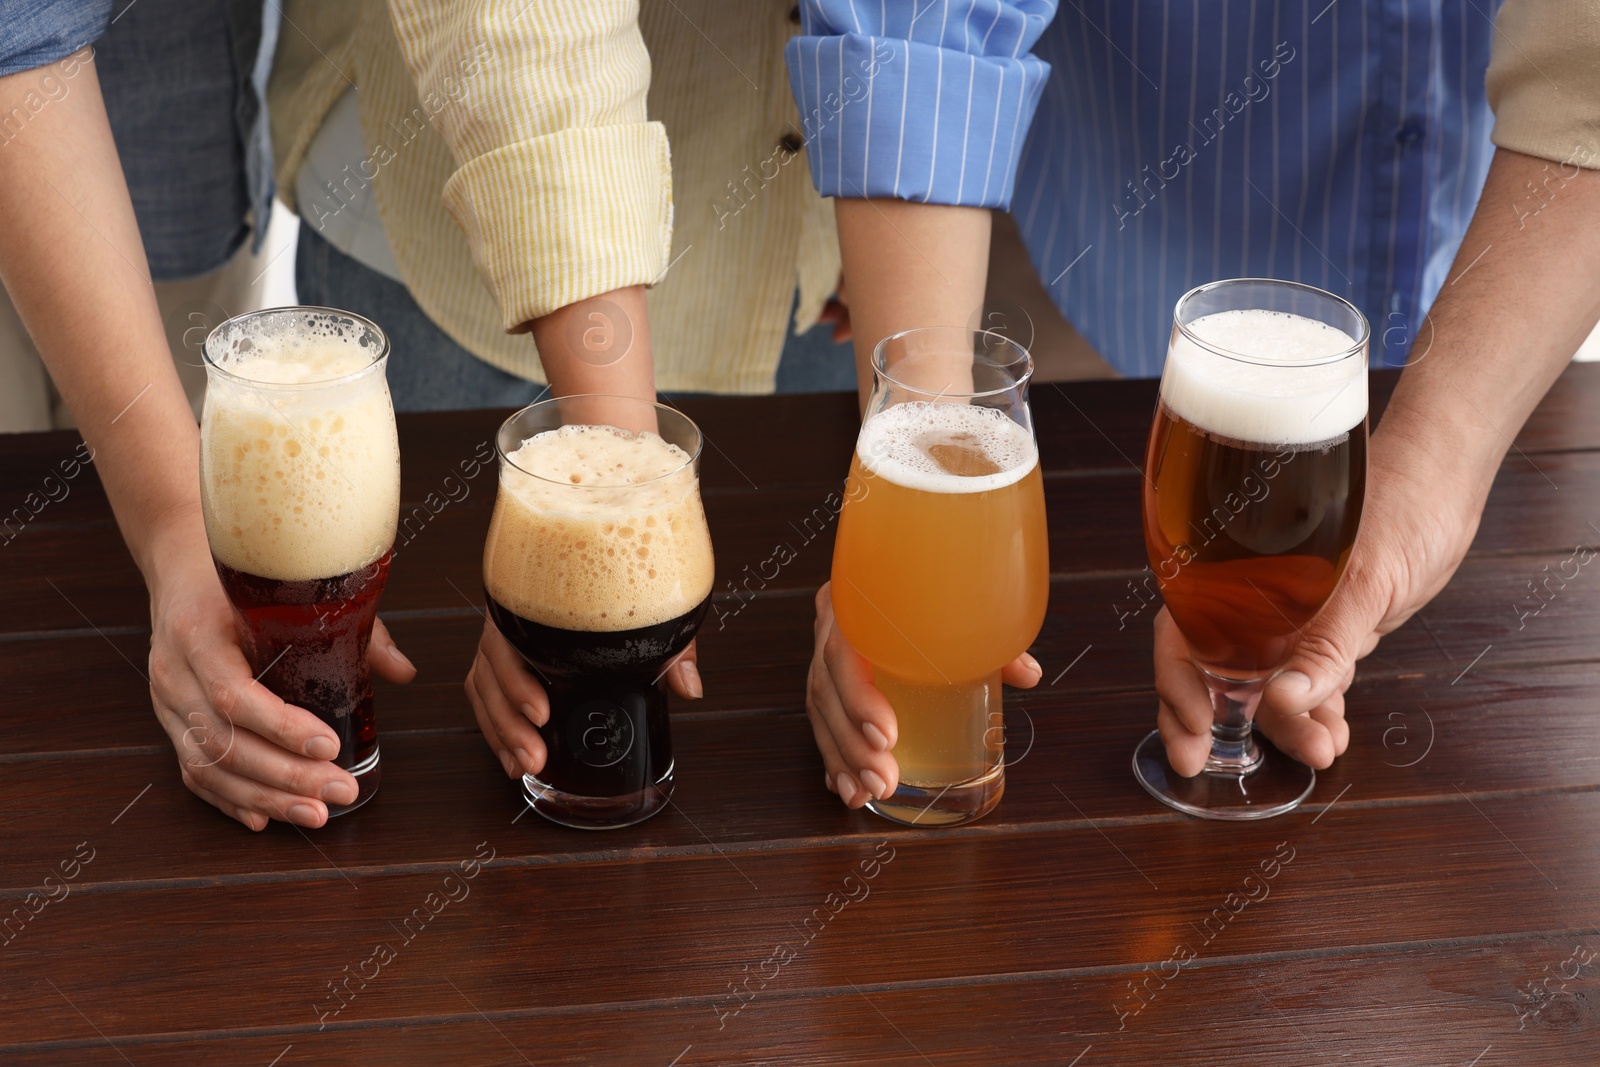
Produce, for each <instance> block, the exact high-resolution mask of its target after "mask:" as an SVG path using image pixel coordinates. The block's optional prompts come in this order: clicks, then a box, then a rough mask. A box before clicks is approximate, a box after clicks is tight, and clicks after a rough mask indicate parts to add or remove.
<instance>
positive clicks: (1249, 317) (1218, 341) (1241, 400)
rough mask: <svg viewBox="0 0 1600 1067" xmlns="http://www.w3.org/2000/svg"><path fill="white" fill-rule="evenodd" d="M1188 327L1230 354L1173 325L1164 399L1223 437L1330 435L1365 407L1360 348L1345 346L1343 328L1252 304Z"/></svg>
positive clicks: (1312, 438) (1311, 439)
mask: <svg viewBox="0 0 1600 1067" xmlns="http://www.w3.org/2000/svg"><path fill="white" fill-rule="evenodd" d="M1189 331H1190V332H1191V333H1193V334H1194V335H1195V336H1196V337H1198V338H1200V339H1201V340H1202V341H1204V342H1205V343H1206V344H1207V345H1210V346H1212V347H1215V348H1219V349H1222V350H1223V351H1226V352H1233V353H1238V354H1241V355H1243V356H1245V357H1247V358H1248V359H1249V360H1253V361H1254V362H1245V361H1243V360H1238V359H1229V358H1228V357H1226V356H1220V355H1218V354H1217V353H1215V352H1211V351H1208V350H1207V349H1206V348H1205V347H1203V346H1201V345H1197V344H1195V343H1194V342H1193V341H1191V340H1190V339H1189V338H1188V337H1185V336H1184V335H1183V333H1182V332H1175V333H1174V336H1173V342H1172V349H1171V351H1170V352H1169V353H1168V354H1167V367H1166V371H1165V373H1164V374H1163V375H1162V378H1161V399H1162V400H1163V401H1164V402H1165V403H1166V405H1167V407H1168V408H1170V409H1171V410H1172V411H1173V412H1175V413H1176V414H1178V415H1180V416H1182V417H1183V418H1185V419H1187V420H1188V421H1189V422H1191V423H1193V424H1194V425H1196V426H1198V427H1200V428H1201V429H1203V430H1207V431H1209V432H1211V433H1214V434H1216V435H1218V436H1220V437H1226V438H1230V439H1232V440H1236V441H1249V442H1254V443H1259V444H1266V445H1289V444H1316V443H1319V442H1323V441H1331V440H1334V439H1336V438H1338V437H1339V436H1340V435H1341V434H1344V433H1347V432H1349V430H1350V428H1351V427H1353V426H1355V425H1357V424H1358V423H1360V422H1361V420H1362V419H1364V418H1366V415H1367V364H1366V358H1365V353H1363V354H1362V355H1359V356H1352V357H1351V358H1349V359H1341V360H1336V361H1333V362H1326V363H1322V364H1320V365H1306V364H1308V363H1310V364H1316V361H1317V360H1319V359H1324V360H1326V359H1331V357H1334V356H1337V355H1338V354H1339V353H1341V352H1346V351H1348V350H1349V349H1350V348H1351V346H1353V345H1354V344H1355V338H1353V337H1351V336H1350V335H1349V334H1347V333H1345V332H1344V331H1343V330H1340V329H1337V328H1336V327H1333V326H1329V325H1327V324H1326V323H1323V322H1318V321H1317V320H1315V319H1308V318H1305V317H1304V316H1301V315H1291V314H1289V313H1287V312H1282V311H1266V310H1261V309H1255V308H1249V309H1243V310H1237V311H1221V312H1218V313H1217V314H1215V315H1206V316H1204V317H1202V318H1198V319H1196V320H1194V321H1193V322H1191V323H1190V324H1189Z"/></svg>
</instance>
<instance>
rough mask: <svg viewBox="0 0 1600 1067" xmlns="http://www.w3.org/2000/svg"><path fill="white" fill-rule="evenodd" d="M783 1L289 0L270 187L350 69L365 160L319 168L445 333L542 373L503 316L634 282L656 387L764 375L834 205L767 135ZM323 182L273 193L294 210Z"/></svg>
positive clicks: (826, 253) (311, 209)
mask: <svg viewBox="0 0 1600 1067" xmlns="http://www.w3.org/2000/svg"><path fill="white" fill-rule="evenodd" d="M790 6H791V5H790V4H789V3H787V2H782V3H778V2H771V0H644V2H643V4H642V5H641V4H639V3H638V2H636V0H582V2H579V0H569V2H565V3H556V2H554V0H532V2H529V0H516V2H511V3H497V2H489V0H479V2H472V0H449V2H447V0H431V2H428V0H391V2H390V3H388V4H385V3H384V2H383V0H355V2H351V3H337V4H329V3H316V2H314V0H289V2H288V3H286V4H285V5H284V23H283V27H282V30H281V33H280V38H279V45H278V54H277V58H276V61H275V64H274V67H273V73H272V82H271V86H270V107H271V114H272V127H273V141H274V146H275V149H276V152H277V157H278V168H279V174H278V186H279V189H280V190H282V191H283V192H284V194H285V195H286V196H292V195H293V188H294V178H295V174H296V173H297V171H298V170H299V167H300V163H301V160H302V159H303V158H304V155H305V151H306V147H307V146H308V145H309V143H310V141H311V138H312V137H313V136H314V135H315V133H316V131H317V129H318V128H319V127H320V125H321V123H322V119H323V116H324V115H326V113H327V111H328V109H329V108H330V107H331V106H332V105H333V103H334V101H335V100H337V99H338V98H339V96H340V95H341V94H342V93H344V92H345V91H346V90H348V89H349V88H351V87H352V86H354V87H356V88H357V89H358V90H359V91H358V103H359V107H360V113H361V128H362V136H363V140H364V142H365V144H364V152H365V158H364V159H363V160H362V162H361V163H360V164H359V166H358V167H356V168H354V169H353V170H351V171H349V172H348V173H347V175H346V176H345V177H344V178H343V179H342V180H341V183H340V184H346V183H364V182H370V183H371V184H372V189H373V192H374V194H375V196H376V198H377V202H378V209H379V213H380V215H381V216H382V219H383V226H384V231H385V233H386V235H387V237H388V240H389V244H390V246H391V247H392V248H393V250H394V256H395V261H396V263H397V264H398V265H399V268H400V272H401V274H402V276H403V277H404V279H405V281H406V285H407V287H408V288H409V290H410V292H411V295H412V297H413V299H415V300H416V302H417V303H418V305H419V306H421V308H422V309H423V310H424V311H425V312H426V313H427V314H428V316H429V317H430V318H431V319H433V321H434V322H436V323H437V324H438V325H439V326H440V328H442V329H443V330H444V331H445V332H446V333H447V334H449V335H450V337H451V338H453V339H454V340H455V341H456V342H457V343H459V344H460V345H462V347H464V348H466V349H467V350H468V351H470V352H472V353H474V354H475V355H477V356H478V357H479V358H481V359H483V360H485V361H487V362H489V363H491V364H493V365H495V366H497V367H500V368H502V369H504V370H507V371H510V372H511V373H513V374H518V375H522V376H524V377H527V378H532V379H535V380H540V379H542V374H541V371H540V368H539V364H538V356H537V353H536V352H535V350H534V347H533V342H532V339H531V338H529V337H524V336H519V335H518V334H517V333H513V332H508V331H521V330H524V329H525V328H526V324H527V322H528V321H529V320H530V319H533V318H537V317H538V316H540V315H544V314H547V313H549V312H550V311H553V310H554V309H556V308H558V307H562V306H564V305H566V304H569V303H572V302H573V301H575V300H579V299H582V298H584V297H587V296H592V295H595V294H598V293H603V292H608V291H610V290H612V289H616V288H620V287H622V286H626V285H635V284H651V283H656V284H655V285H654V287H653V288H652V289H651V290H650V294H649V307H650V324H651V325H650V331H651V340H652V348H653V351H654V355H655V364H656V381H657V384H658V385H659V387H660V388H662V389H664V390H668V391H679V390H707V391H714V392H765V391H770V390H771V388H772V381H773V374H774V372H775V370H776V367H777V361H778V355H779V352H780V351H781V349H782V346H783V340H784V336H785V334H786V332H787V328H788V311H789V307H790V303H791V301H792V300H793V299H794V293H795V287H796V285H797V284H798V286H799V291H800V304H799V307H798V309H797V311H796V316H795V318H796V322H797V324H798V325H799V326H800V327H802V328H804V327H806V326H809V325H810V324H811V323H813V322H815V321H816V317H817V315H818V314H819V313H820V311H821V308H822V305H823V303H824V301H825V300H826V299H827V296H828V295H829V294H830V293H831V292H832V291H833V288H834V286H835V285H836V284H837V282H838V277H839V254H838V247H837V240H836V237H835V233H834V223H833V212H832V206H831V204H830V202H828V201H825V200H823V199H822V198H820V197H819V196H818V195H817V194H816V192H815V190H814V189H813V187H812V185H811V180H810V176H809V174H808V173H807V170H806V165H805V160H804V156H803V152H802V153H799V154H797V153H795V152H793V151H792V150H791V149H790V148H788V147H784V146H783V139H784V137H785V136H786V135H789V134H793V133H795V132H796V131H798V129H799V117H798V114H797V111H796V109H795V105H794V100H793V96H792V94H791V93H790V90H789V82H788V76H787V73H786V72H785V69H784V65H783V45H784V43H785V42H786V41H787V40H788V38H789V37H790V36H791V34H793V33H794V32H795V31H796V30H797V28H798V27H797V26H796V25H795V24H794V23H793V22H791V21H790V18H789V10H790ZM708 35H709V36H708ZM652 66H653V71H652ZM652 116H653V119H652V118H651V117H652ZM669 135H670V137H671V144H672V153H671V157H672V162H671V163H669V155H668V147H667V142H668V136H669ZM790 144H791V145H792V144H793V142H790ZM674 194H676V195H674ZM340 196H341V192H340V190H339V189H337V188H335V189H330V190H328V191H327V197H326V200H325V201H324V202H322V203H312V204H291V205H290V206H291V207H294V208H295V209H296V210H297V211H299V212H300V214H301V216H302V217H303V218H304V219H305V222H306V224H307V225H312V226H315V225H316V224H317V220H318V218H319V217H321V216H322V214H323V213H324V212H329V211H336V210H337V209H338V205H339V203H340V199H339V198H340ZM346 197H347V194H346Z"/></svg>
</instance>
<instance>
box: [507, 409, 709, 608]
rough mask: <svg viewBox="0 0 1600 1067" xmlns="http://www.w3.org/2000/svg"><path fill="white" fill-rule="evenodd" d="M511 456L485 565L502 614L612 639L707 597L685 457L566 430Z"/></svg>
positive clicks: (634, 441)
mask: <svg viewBox="0 0 1600 1067" xmlns="http://www.w3.org/2000/svg"><path fill="white" fill-rule="evenodd" d="M509 458H510V460H511V463H510V464H506V465H504V466H503V467H502V469H501V474H500V495H499V497H498V499H496V501H495V508H494V517H493V518H492V519H491V520H490V528H489V541H488V544H487V546H486V547H485V549H484V556H483V583H484V587H485V588H486V589H487V590H488V592H489V595H490V596H492V597H493V598H494V599H495V600H496V601H497V602H498V603H499V604H500V605H501V606H503V607H505V608H507V609H508V610H510V611H511V612H513V613H514V614H517V615H520V616H522V617H523V618H525V619H531V620H533V621H534V622H537V623H542V624H544V625H546V626H554V627H558V628H560V629H564V630H577V631H587V632H591V633H599V632H608V633H609V632H615V631H618V630H632V629H638V628H640V627H645V626H654V625H655V624H657V623H661V622H666V621H668V620H670V619H675V618H677V617H678V616H680V615H685V614H687V613H688V612H689V611H690V610H692V609H693V608H695V607H696V606H698V605H699V604H700V602H701V601H702V600H704V599H705V598H706V597H707V596H709V595H710V593H711V584H712V577H713V569H712V556H711V535H710V533H709V531H708V530H707V528H706V517H705V511H704V509H703V508H702V507H701V504H700V491H699V490H700V483H699V479H698V477H697V476H696V474H695V471H694V467H693V466H692V465H691V464H690V463H689V455H688V454H687V453H686V452H684V451H683V449H681V448H679V447H677V446H676V445H674V444H672V443H671V442H669V441H666V440H664V439H663V438H661V437H660V436H659V435H657V434H654V433H648V432H645V433H638V434H633V433H628V432H627V431H624V430H619V429H617V428H615V427H612V426H584V425H574V426H563V427H560V428H559V429H555V430H549V431H546V432H545V433H541V434H537V435H535V436H533V437H530V438H529V439H528V440H527V441H525V442H523V444H522V446H521V447H520V448H518V449H517V450H516V451H515V452H513V453H511V455H510V457H509ZM528 471H538V472H539V476H537V477H536V476H534V475H532V474H529V473H526V472H528Z"/></svg>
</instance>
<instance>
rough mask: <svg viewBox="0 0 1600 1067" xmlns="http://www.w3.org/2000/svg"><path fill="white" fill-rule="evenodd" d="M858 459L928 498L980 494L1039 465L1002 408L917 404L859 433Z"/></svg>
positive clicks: (892, 411) (883, 414) (878, 418)
mask: <svg viewBox="0 0 1600 1067" xmlns="http://www.w3.org/2000/svg"><path fill="white" fill-rule="evenodd" d="M856 454H857V455H858V456H860V457H861V462H862V465H863V466H865V467H866V468H867V469H869V470H871V471H872V472H873V473H874V474H876V475H878V476H880V477H883V478H887V479H889V480H890V481H891V482H894V483H895V484H896V485H903V486H905V487H906V488H907V489H920V490H922V491H923V492H927V493H982V492H986V491H988V490H991V489H1001V488H1004V487H1005V486H1008V485H1010V484H1011V483H1012V482H1016V481H1019V480H1021V479H1022V477H1023V476H1024V475H1026V474H1027V473H1028V472H1029V471H1031V470H1033V468H1034V467H1035V466H1036V465H1037V464H1038V462H1039V450H1038V448H1037V447H1036V446H1035V445H1034V443H1033V435H1032V434H1031V433H1029V432H1028V430H1027V428H1026V427H1023V426H1020V425H1018V424H1017V423H1016V422H1015V421H1013V420H1012V419H1011V417H1010V416H1009V415H1008V414H1006V412H1004V411H1002V410H1000V409H999V408H991V407H982V406H979V405H976V404H960V403H948V404H947V403H939V402H933V401H924V400H917V401H911V402H909V403H904V404H896V405H894V406H893V407H889V408H885V409H884V410H882V411H880V412H878V413H877V414H875V415H873V416H872V417H871V418H869V419H868V420H867V422H866V425H864V426H862V427H861V437H860V438H859V440H858V441H857V442H856Z"/></svg>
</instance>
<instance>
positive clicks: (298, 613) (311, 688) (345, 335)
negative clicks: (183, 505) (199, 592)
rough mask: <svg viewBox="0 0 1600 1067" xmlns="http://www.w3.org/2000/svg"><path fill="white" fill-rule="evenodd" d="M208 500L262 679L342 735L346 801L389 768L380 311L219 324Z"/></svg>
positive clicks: (205, 424)
mask: <svg viewBox="0 0 1600 1067" xmlns="http://www.w3.org/2000/svg"><path fill="white" fill-rule="evenodd" d="M204 355H205V363H206V374H207V379H208V381H207V387H206V401H205V408H204V411H203V413H202V415H201V419H200V500H201V505H202V509H203V511H204V514H205V523H206V537H207V539H208V540H209V541H210V543H211V556H212V559H213V561H214V562H215V563H216V567H217V574H218V575H219V576H220V577H221V579H222V588H223V589H224V591H225V592H226V593H227V595H228V600H229V601H230V602H231V603H232V604H233V613H234V618H235V620H236V621H237V623H238V627H239V636H240V638H241V640H242V642H243V645H244V651H245V656H246V658H247V659H248V660H249V661H250V666H251V668H252V669H253V670H254V671H255V673H256V675H257V678H258V679H259V681H260V682H261V683H262V684H263V685H265V686H266V687H267V688H268V689H270V690H272V691H273V692H274V693H276V694H277V695H278V696H280V697H282V698H283V699H284V700H285V701H286V702H287V703H290V704H293V705H295V706H297V707H302V708H305V709H306V710H307V711H310V712H311V713H312V714H314V715H316V716H317V718H319V719H321V720H322V721H323V722H325V723H327V724H328V725H329V726H331V727H332V728H333V732H334V733H335V734H337V735H338V737H339V754H338V756H337V757H335V760H334V762H335V763H336V764H337V765H338V766H340V767H343V768H344V769H345V770H347V771H349V772H350V773H351V774H352V775H354V776H355V779H356V783H357V787H358V788H357V795H356V799H355V802H354V803H352V804H348V805H339V804H329V805H328V814H329V815H339V814H342V813H344V812H347V811H351V810H353V809H354V808H358V807H360V806H361V805H362V804H365V803H366V802H367V801H368V800H370V799H371V798H372V795H373V793H374V792H376V791H377V788H378V783H379V780H380V778H379V775H380V771H379V763H378V729H377V722H376V719H375V718H374V714H373V707H372V680H371V675H370V673H369V671H368V668H367V644H368V642H369V641H370V639H371V637H372V624H373V620H374V619H376V618H377V611H378V596H379V594H381V593H382V592H383V583H384V580H385V578H387V577H388V573H389V557H390V554H391V549H392V548H393V545H394V534H395V525H396V522H397V519H398V515H399V510H400V446H399V442H398V439H397V438H396V435H395V424H394V408H393V406H392V404H391V403H390V400H389V385H388V382H387V380H386V379H385V378H384V368H385V365H386V363H387V362H388V358H389V341H388V338H386V337H385V336H384V334H383V331H382V330H380V329H378V327H377V326H375V325H373V324H372V323H371V322H368V321H367V320H366V319H363V318H361V317H360V316H359V315H352V314H350V313H348V312H344V311H336V310H333V309H330V308H314V307H295V308H273V309H270V310H267V311H257V312H254V313H252V314H249V315H242V316H240V317H238V318H234V319H229V320H228V321H227V322H225V323H223V324H222V325H221V326H218V327H217V328H216V329H215V330H213V331H212V332H211V335H210V336H209V337H207V338H206V343H205V350H204Z"/></svg>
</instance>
